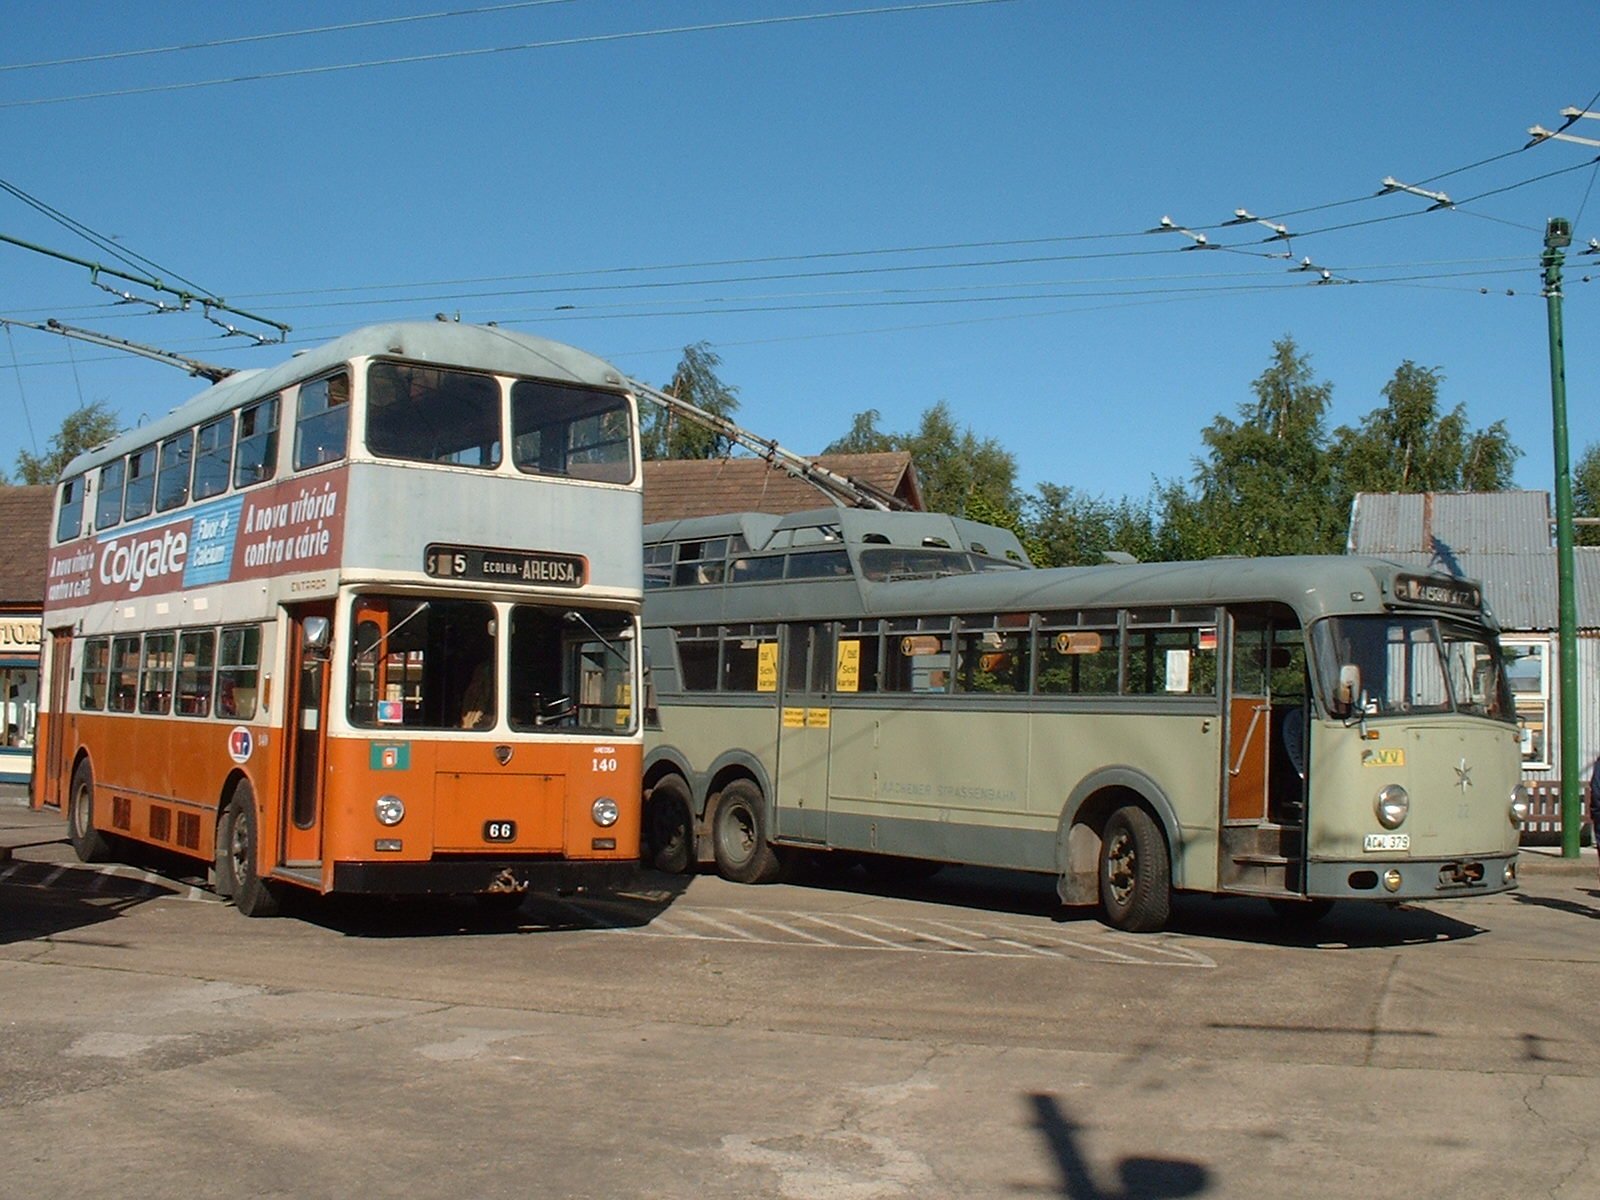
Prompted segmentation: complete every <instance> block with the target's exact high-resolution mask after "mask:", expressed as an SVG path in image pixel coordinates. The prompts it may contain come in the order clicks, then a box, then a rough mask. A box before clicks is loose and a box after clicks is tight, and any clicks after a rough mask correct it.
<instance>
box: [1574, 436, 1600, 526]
mask: <svg viewBox="0 0 1600 1200" xmlns="http://www.w3.org/2000/svg"><path fill="white" fill-rule="evenodd" d="M1572 515H1573V516H1575V517H1600V442H1592V443H1590V445H1589V446H1587V447H1586V448H1585V449H1584V452H1583V453H1582V454H1581V455H1580V456H1579V458H1578V465H1577V466H1575V467H1573V468H1572ZM1575 540H1576V541H1577V543H1578V545H1580V546H1600V525H1579V526H1578V527H1577V530H1576V534H1575Z"/></svg>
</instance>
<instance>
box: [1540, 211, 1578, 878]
mask: <svg viewBox="0 0 1600 1200" xmlns="http://www.w3.org/2000/svg"><path fill="white" fill-rule="evenodd" d="M1570 245H1572V225H1571V223H1570V222H1568V221H1567V220H1566V218H1564V217H1551V218H1550V221H1549V223H1548V224H1547V225H1546V226H1545V234H1544V260H1543V262H1544V296H1545V306H1546V308H1547V310H1548V312H1549V317H1550V405H1551V410H1552V413H1553V416H1554V420H1553V422H1552V424H1553V426H1554V430H1555V454H1556V576H1557V585H1558V587H1559V589H1560V592H1559V599H1560V621H1561V629H1560V639H1561V641H1560V645H1559V646H1558V651H1559V655H1558V658H1559V662H1560V672H1561V857H1563V858H1577V857H1578V826H1579V824H1580V823H1581V821H1582V819H1583V818H1582V815H1581V814H1580V812H1579V808H1578V796H1579V793H1578V787H1579V782H1580V780H1581V777H1582V767H1581V765H1580V764H1579V762H1578V603H1577V589H1576V586H1575V585H1574V582H1573V569H1572V471H1571V468H1570V466H1569V459H1568V453H1567V366H1566V348H1565V345H1564V343H1563V341H1562V337H1561V264H1562V262H1563V261H1564V259H1565V256H1564V255H1563V254H1562V253H1561V252H1562V250H1564V249H1566V248H1567V247H1568V246H1570Z"/></svg>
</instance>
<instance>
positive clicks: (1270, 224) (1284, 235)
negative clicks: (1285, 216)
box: [1223, 208, 1290, 242]
mask: <svg viewBox="0 0 1600 1200" xmlns="http://www.w3.org/2000/svg"><path fill="white" fill-rule="evenodd" d="M1223 224H1224V225H1265V226H1266V227H1267V228H1268V229H1270V230H1272V236H1271V237H1269V238H1263V239H1262V241H1265V242H1287V241H1288V240H1289V237H1290V234H1289V227H1288V226H1286V225H1280V224H1278V223H1277V222H1276V221H1269V220H1267V219H1266V218H1265V217H1258V216H1256V215H1255V214H1254V213H1252V212H1251V211H1250V210H1249V209H1247V208H1236V209H1234V210H1233V219H1232V220H1231V221H1224V222H1223Z"/></svg>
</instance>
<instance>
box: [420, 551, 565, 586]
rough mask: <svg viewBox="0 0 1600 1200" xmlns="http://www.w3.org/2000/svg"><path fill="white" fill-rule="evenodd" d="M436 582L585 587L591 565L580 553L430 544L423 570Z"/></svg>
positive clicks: (424, 559)
mask: <svg viewBox="0 0 1600 1200" xmlns="http://www.w3.org/2000/svg"><path fill="white" fill-rule="evenodd" d="M422 569H423V570H424V571H426V572H427V573H428V574H429V575H432V576H433V577H434V578H435V579H456V580H463V579H464V580H471V581H475V582H479V583H524V584H530V585H533V586H536V587H539V586H542V587H569V588H578V587H582V586H583V585H584V583H586V582H587V581H588V577H589V563H588V560H587V559H585V558H584V557H583V556H582V555H581V554H556V553H553V552H551V551H547V550H497V549H494V548H492V547H487V546H441V545H437V544H435V545H431V546H429V547H428V549H427V553H426V554H425V555H424V557H423V568H422Z"/></svg>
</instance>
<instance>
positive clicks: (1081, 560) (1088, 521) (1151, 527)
mask: <svg viewBox="0 0 1600 1200" xmlns="http://www.w3.org/2000/svg"><path fill="white" fill-rule="evenodd" d="M1024 513H1025V521H1024V522H1023V526H1024V532H1023V533H1022V535H1021V536H1022V538H1023V545H1025V546H1026V547H1027V549H1028V557H1029V558H1031V559H1033V562H1034V565H1035V566H1040V567H1073V566H1092V565H1094V564H1095V563H1100V562H1104V561H1105V556H1106V552H1107V551H1120V552H1122V553H1124V554H1131V555H1133V556H1134V557H1135V558H1137V559H1139V560H1141V561H1149V560H1150V559H1153V558H1156V557H1158V555H1159V551H1158V550H1157V536H1156V526H1155V516H1154V513H1153V512H1152V511H1151V505H1150V503H1149V502H1148V501H1146V502H1144V503H1139V502H1137V501H1134V500H1130V499H1128V498H1126V497H1124V498H1122V499H1120V500H1107V499H1105V498H1104V497H1101V496H1090V495H1088V494H1087V493H1085V492H1080V491H1078V490H1077V489H1075V488H1070V487H1063V486H1061V485H1060V484H1054V483H1041V484H1040V485H1039V487H1038V489H1037V490H1036V491H1035V492H1034V494H1033V495H1031V496H1029V497H1028V499H1027V501H1026V503H1025V504H1024Z"/></svg>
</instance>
